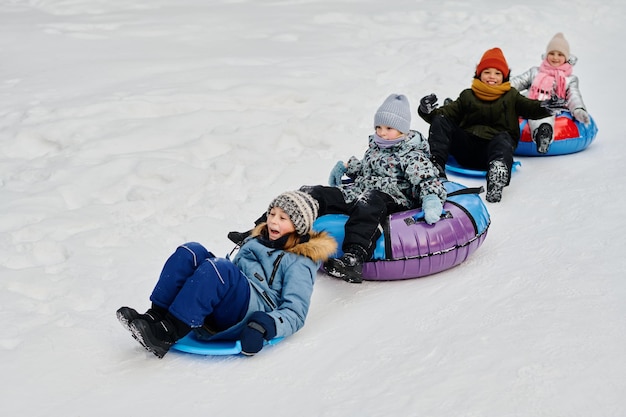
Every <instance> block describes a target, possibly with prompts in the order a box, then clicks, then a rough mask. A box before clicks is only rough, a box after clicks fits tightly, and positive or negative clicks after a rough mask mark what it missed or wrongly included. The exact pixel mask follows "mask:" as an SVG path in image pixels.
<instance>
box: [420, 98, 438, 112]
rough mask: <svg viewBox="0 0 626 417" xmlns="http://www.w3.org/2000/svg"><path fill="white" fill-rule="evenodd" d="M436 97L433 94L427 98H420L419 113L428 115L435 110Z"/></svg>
mask: <svg viewBox="0 0 626 417" xmlns="http://www.w3.org/2000/svg"><path fill="white" fill-rule="evenodd" d="M437 106H438V104H437V96H436V95H434V94H429V95H427V96H424V97H422V99H421V100H420V107H419V109H420V111H421V112H422V113H424V114H430V113H432V111H433V110H435V109H436V108H437Z"/></svg>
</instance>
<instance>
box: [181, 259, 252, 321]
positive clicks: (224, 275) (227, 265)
mask: <svg viewBox="0 0 626 417" xmlns="http://www.w3.org/2000/svg"><path fill="white" fill-rule="evenodd" d="M249 301H250V284H249V283H248V279H247V278H246V277H245V275H243V273H242V272H241V270H240V269H239V268H238V267H237V265H235V264H233V263H232V262H230V261H229V260H226V259H220V258H210V259H206V260H205V261H204V262H202V263H201V264H200V265H199V266H198V268H196V270H195V271H194V273H193V275H192V276H191V277H189V279H187V280H186V281H185V282H184V283H183V286H182V287H181V288H180V290H179V291H178V292H177V294H176V297H175V298H174V300H172V302H171V304H170V307H169V312H170V313H171V314H173V315H174V316H175V317H176V318H177V319H179V320H181V321H182V322H184V323H185V324H187V325H188V326H190V327H192V328H194V327H201V326H202V324H203V323H204V320H205V318H206V317H207V316H209V315H211V314H212V313H214V311H215V310H216V307H217V306H220V308H219V312H220V314H221V317H220V320H223V321H228V323H227V324H231V323H232V324H234V323H237V321H239V320H241V319H242V318H243V317H244V315H245V313H246V311H247V309H248V303H249Z"/></svg>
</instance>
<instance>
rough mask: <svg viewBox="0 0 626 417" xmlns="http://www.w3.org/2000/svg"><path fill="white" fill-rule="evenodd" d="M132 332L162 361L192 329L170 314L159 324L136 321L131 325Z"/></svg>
mask: <svg viewBox="0 0 626 417" xmlns="http://www.w3.org/2000/svg"><path fill="white" fill-rule="evenodd" d="M130 331H131V332H132V334H133V337H134V338H135V340H137V341H138V342H139V343H140V344H141V345H142V346H143V347H144V348H146V350H147V351H148V352H152V353H153V354H154V355H155V356H157V357H158V358H159V359H161V358H163V356H165V354H166V353H167V352H168V351H169V350H170V348H171V347H172V345H173V344H174V343H176V341H177V340H179V339H181V338H183V337H185V335H186V334H187V333H189V332H190V331H191V327H190V326H188V325H186V324H185V323H183V322H182V321H180V320H178V319H177V318H176V317H174V316H173V315H171V314H169V313H168V314H167V316H166V317H165V318H164V319H163V320H161V321H158V322H152V323H151V322H149V321H147V320H143V319H135V320H133V321H132V322H131V323H130Z"/></svg>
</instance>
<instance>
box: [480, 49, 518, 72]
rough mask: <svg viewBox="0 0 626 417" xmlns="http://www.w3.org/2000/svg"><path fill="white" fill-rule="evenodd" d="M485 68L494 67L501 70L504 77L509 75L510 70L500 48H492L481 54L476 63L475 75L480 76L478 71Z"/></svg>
mask: <svg viewBox="0 0 626 417" xmlns="http://www.w3.org/2000/svg"><path fill="white" fill-rule="evenodd" d="M487 68H495V69H497V70H498V71H500V72H502V74H503V75H504V78H505V79H506V78H507V77H508V76H509V73H510V72H511V70H510V69H509V64H507V62H506V59H505V58H504V54H503V53H502V50H501V49H500V48H492V49H489V50H488V51H487V52H485V53H484V54H483V57H482V58H481V59H480V62H479V63H478V65H476V76H477V77H480V73H481V72H483V71H484V70H486V69H487Z"/></svg>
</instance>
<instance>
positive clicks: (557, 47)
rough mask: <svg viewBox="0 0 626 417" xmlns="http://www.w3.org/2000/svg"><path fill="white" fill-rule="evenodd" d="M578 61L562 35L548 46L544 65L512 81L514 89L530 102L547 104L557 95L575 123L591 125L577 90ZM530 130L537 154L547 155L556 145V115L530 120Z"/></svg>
mask: <svg viewBox="0 0 626 417" xmlns="http://www.w3.org/2000/svg"><path fill="white" fill-rule="evenodd" d="M577 60H578V59H577V58H576V57H575V56H574V55H571V54H570V49H569V43H568V42H567V40H566V39H565V37H564V36H563V34H562V33H560V32H559V33H557V34H556V35H554V37H553V38H552V39H551V40H550V42H548V46H547V47H546V53H545V54H544V55H543V60H542V61H541V65H539V66H538V67H532V68H530V69H529V70H528V71H526V72H524V73H523V74H520V75H517V76H515V77H512V78H511V80H510V81H511V86H512V87H514V88H515V89H517V90H518V91H520V92H522V91H524V90H527V96H528V98H532V99H536V100H546V99H549V98H550V96H551V95H554V94H556V95H557V96H558V97H559V98H562V99H565V100H566V102H567V108H568V110H569V111H570V113H571V114H572V116H573V117H574V119H576V120H578V121H579V122H581V123H585V124H588V123H589V122H590V118H589V114H588V113H587V110H586V107H585V103H584V102H583V98H582V95H581V93H580V90H579V89H578V77H576V76H575V75H574V74H573V66H574V65H575V64H576V61H577ZM528 126H529V127H530V132H531V137H532V139H533V141H534V142H535V144H536V145H537V152H539V153H542V154H543V153H546V152H548V149H549V148H550V145H551V144H552V142H553V141H554V115H553V116H549V117H546V118H544V119H538V120H529V121H528Z"/></svg>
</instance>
